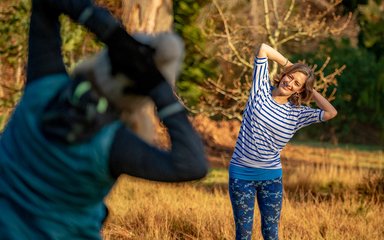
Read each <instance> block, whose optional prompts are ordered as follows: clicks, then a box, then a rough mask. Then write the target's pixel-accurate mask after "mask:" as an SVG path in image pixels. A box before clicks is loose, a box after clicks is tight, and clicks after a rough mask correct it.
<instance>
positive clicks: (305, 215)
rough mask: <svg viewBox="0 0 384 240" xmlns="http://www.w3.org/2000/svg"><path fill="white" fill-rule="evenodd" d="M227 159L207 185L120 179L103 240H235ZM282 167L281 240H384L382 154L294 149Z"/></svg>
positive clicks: (256, 230)
mask: <svg viewBox="0 0 384 240" xmlns="http://www.w3.org/2000/svg"><path fill="white" fill-rule="evenodd" d="M218 158H220V157H216V160H217V159H218ZM221 158H223V159H222V163H223V164H222V165H221V166H219V165H218V164H214V165H215V167H214V168H212V169H211V171H210V173H209V175H208V176H207V177H206V178H205V179H202V180H200V181H195V182H190V183H182V184H166V183H156V182H149V181H145V180H140V179H136V178H132V177H126V176H125V177H122V178H120V179H119V182H118V184H117V185H116V186H115V188H114V189H113V191H112V192H111V193H110V194H109V196H108V198H107V199H106V201H107V204H108V206H109V208H110V216H109V219H108V221H107V224H106V225H105V227H104V229H103V232H102V234H103V237H104V238H105V239H106V240H112V239H113V240H115V239H137V240H138V239H147V240H171V239H202V240H210V239H212V240H216V239H217V240H219V239H222V240H224V239H234V224H233V219H232V212H231V211H232V210H231V205H230V201H229V197H228V192H227V182H228V179H227V178H228V174H227V170H226V166H225V163H226V160H227V161H228V156H224V155H221ZM282 161H283V165H284V167H283V169H284V177H283V179H284V189H285V193H284V194H285V195H284V201H283V210H282V218H281V223H280V239H308V240H316V239H329V240H348V239H351V240H352V239H356V240H364V239H367V240H368V239H369V240H376V239H377V240H380V239H384V225H383V222H384V210H383V205H384V172H383V171H384V153H383V151H382V150H370V151H364V150H356V149H345V148H344V149H341V148H322V147H308V146H301V145H288V146H287V147H286V149H284V151H283V153H282ZM216 163H217V161H216ZM259 224H260V221H259V215H258V212H257V211H255V222H254V238H253V239H261V235H260V230H259Z"/></svg>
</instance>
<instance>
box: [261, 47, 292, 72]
mask: <svg viewBox="0 0 384 240" xmlns="http://www.w3.org/2000/svg"><path fill="white" fill-rule="evenodd" d="M257 57H258V58H268V59H269V60H272V61H275V62H277V63H278V64H280V65H281V66H282V67H288V66H290V65H292V63H291V62H290V61H289V60H288V59H287V58H286V57H284V56H283V55H282V54H281V53H280V52H278V51H277V50H276V49H274V48H272V47H271V46H269V45H267V44H265V43H262V44H261V46H260V48H259V51H258V53H257Z"/></svg>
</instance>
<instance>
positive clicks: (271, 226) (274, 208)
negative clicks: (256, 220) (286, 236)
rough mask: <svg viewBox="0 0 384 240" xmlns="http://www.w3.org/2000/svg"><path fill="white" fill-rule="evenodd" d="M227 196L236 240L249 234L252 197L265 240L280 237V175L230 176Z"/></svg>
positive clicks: (281, 191)
mask: <svg viewBox="0 0 384 240" xmlns="http://www.w3.org/2000/svg"><path fill="white" fill-rule="evenodd" d="M229 196H230V198H231V202H232V209H233V215H234V219H235V226H236V240H240V239H241V240H247V239H251V237H252V226H253V214H254V207H255V197H257V202H258V205H259V210H260V215H261V232H262V234H263V238H264V239H265V240H267V239H268V240H269V239H279V235H278V227H279V219H280V211H281V206H282V199H283V183H282V178H281V177H280V178H277V179H273V180H265V181H253V180H242V179H234V178H230V179H229Z"/></svg>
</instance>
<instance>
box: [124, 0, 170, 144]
mask: <svg viewBox="0 0 384 240" xmlns="http://www.w3.org/2000/svg"><path fill="white" fill-rule="evenodd" d="M121 20H122V22H123V24H124V25H125V27H126V29H127V30H128V32H129V33H131V34H132V33H136V32H144V33H148V34H152V33H157V32H167V31H171V30H172V23H173V5H172V0H122V14H121ZM145 80H146V79H143V81H145ZM123 119H124V120H125V121H126V122H127V124H128V125H129V126H130V128H131V129H132V130H133V131H134V132H136V133H137V134H138V136H139V137H141V138H142V139H144V140H146V141H147V142H149V143H156V144H159V145H162V146H166V145H168V143H169V139H168V135H167V134H165V131H164V129H163V128H162V127H161V125H160V123H159V120H158V118H157V117H156V113H155V106H154V104H153V102H148V103H146V104H144V106H137V109H136V110H135V112H133V113H128V112H127V113H125V114H124V116H123Z"/></svg>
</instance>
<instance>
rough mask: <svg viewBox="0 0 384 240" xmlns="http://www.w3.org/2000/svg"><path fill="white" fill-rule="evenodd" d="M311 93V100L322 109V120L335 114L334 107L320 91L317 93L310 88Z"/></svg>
mask: <svg viewBox="0 0 384 240" xmlns="http://www.w3.org/2000/svg"><path fill="white" fill-rule="evenodd" d="M312 93H313V96H312V98H313V100H314V101H315V103H316V105H317V106H318V107H319V108H320V109H322V110H323V111H324V115H323V119H322V120H323V121H328V120H330V119H332V118H334V117H336V115H337V110H336V108H335V107H334V106H333V105H332V104H331V103H330V102H329V101H328V100H327V99H325V98H324V97H323V96H322V95H321V94H320V93H318V92H317V91H316V90H315V89H313V90H312Z"/></svg>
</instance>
